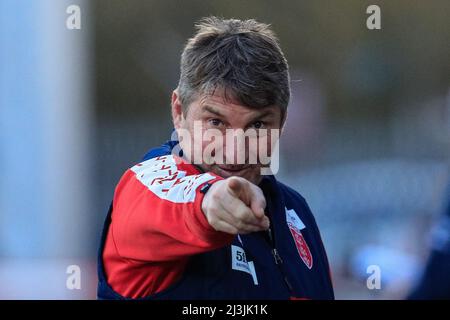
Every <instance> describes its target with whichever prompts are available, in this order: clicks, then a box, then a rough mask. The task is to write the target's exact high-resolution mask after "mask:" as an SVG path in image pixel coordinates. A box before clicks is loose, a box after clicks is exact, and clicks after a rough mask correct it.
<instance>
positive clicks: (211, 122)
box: [209, 119, 223, 127]
mask: <svg viewBox="0 0 450 320" xmlns="http://www.w3.org/2000/svg"><path fill="white" fill-rule="evenodd" d="M209 123H210V124H211V125H213V126H214V127H218V126H220V125H222V124H223V122H222V121H221V120H219V119H210V120H209Z"/></svg>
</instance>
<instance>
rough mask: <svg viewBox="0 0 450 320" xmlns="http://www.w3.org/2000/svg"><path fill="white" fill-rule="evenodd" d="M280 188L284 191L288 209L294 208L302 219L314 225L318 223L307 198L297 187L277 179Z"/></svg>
mask: <svg viewBox="0 0 450 320" xmlns="http://www.w3.org/2000/svg"><path fill="white" fill-rule="evenodd" d="M277 184H278V187H279V189H280V190H281V191H282V194H283V197H284V201H285V205H286V208H287V209H294V210H295V212H297V214H298V215H300V218H301V219H304V220H306V221H308V222H309V223H310V224H312V225H316V219H315V217H314V215H313V213H312V211H311V209H310V207H309V205H308V203H307V201H306V199H305V198H304V197H303V196H302V195H301V194H300V193H299V192H298V191H296V190H295V189H293V188H292V187H289V186H288V185H286V184H284V183H282V182H280V181H277Z"/></svg>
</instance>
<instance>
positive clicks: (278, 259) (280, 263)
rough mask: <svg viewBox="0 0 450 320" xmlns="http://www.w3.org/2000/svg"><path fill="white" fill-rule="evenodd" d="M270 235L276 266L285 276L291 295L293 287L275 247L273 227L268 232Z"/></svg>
mask: <svg viewBox="0 0 450 320" xmlns="http://www.w3.org/2000/svg"><path fill="white" fill-rule="evenodd" d="M267 232H268V235H269V241H270V245H271V247H272V250H271V251H272V256H273V258H274V260H275V264H276V265H277V266H278V269H279V270H280V272H281V274H282V275H283V279H284V282H285V283H286V285H287V287H288V289H289V291H290V292H291V294H292V293H293V292H294V290H293V287H292V285H291V284H290V282H289V280H288V279H287V277H286V275H285V273H284V271H283V269H282V264H283V259H281V256H280V254H279V253H278V250H277V248H276V247H275V236H274V233H273V230H272V228H271V227H269V229H268V230H267Z"/></svg>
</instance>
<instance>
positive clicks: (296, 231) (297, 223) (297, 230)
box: [286, 208, 313, 269]
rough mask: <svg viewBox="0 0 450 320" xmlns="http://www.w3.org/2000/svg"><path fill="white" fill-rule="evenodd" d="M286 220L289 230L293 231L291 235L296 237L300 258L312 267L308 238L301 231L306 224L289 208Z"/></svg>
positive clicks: (309, 267)
mask: <svg viewBox="0 0 450 320" xmlns="http://www.w3.org/2000/svg"><path fill="white" fill-rule="evenodd" d="M286 222H287V224H288V227H289V230H290V231H291V235H292V237H293V238H294V242H295V246H296V247H297V251H298V254H299V255H300V258H301V259H302V260H303V262H304V263H305V265H306V266H307V267H308V269H311V268H312V266H313V257H312V254H311V250H309V247H308V244H307V243H306V240H305V238H304V237H303V235H302V232H301V230H302V229H305V225H304V224H303V222H302V220H301V219H300V218H299V217H298V215H297V213H296V212H295V211H294V210H293V209H287V208H286Z"/></svg>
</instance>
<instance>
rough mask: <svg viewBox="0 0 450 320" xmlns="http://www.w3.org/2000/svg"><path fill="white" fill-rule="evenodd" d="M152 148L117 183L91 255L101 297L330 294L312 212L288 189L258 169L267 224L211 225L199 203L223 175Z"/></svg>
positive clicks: (165, 149)
mask: <svg viewBox="0 0 450 320" xmlns="http://www.w3.org/2000/svg"><path fill="white" fill-rule="evenodd" d="M175 145H176V142H174V141H169V142H168V143H166V144H164V145H163V146H162V147H160V148H156V149H153V150H151V151H150V152H149V153H148V154H147V155H146V156H145V157H144V160H143V161H142V162H141V163H139V164H137V165H135V166H133V167H132V168H130V169H129V170H127V171H126V172H125V174H124V175H123V176H122V178H121V180H120V182H119V183H118V185H117V187H116V190H115V193H114V198H113V201H112V204H111V207H110V209H109V212H108V215H107V217H106V221H105V225H104V229H103V233H102V239H101V245H100V250H99V257H98V277H99V283H98V292H97V295H98V298H99V299H177V300H180V299H181V300H187V299H189V300H190V299H272V300H278V299H334V293H333V287H332V283H331V278H330V272H329V270H330V268H329V265H328V261H327V256H326V253H325V249H324V246H323V244H322V240H321V237H320V234H319V230H318V228H317V225H316V222H315V220H314V217H313V215H312V213H311V211H310V209H309V207H308V205H307V203H306V201H305V199H304V198H303V197H302V196H301V195H300V194H298V193H297V192H296V191H294V190H293V189H291V188H289V187H287V186H286V185H284V184H282V183H280V182H278V181H277V180H276V179H275V177H274V176H264V177H263V179H262V182H261V183H260V185H259V186H260V188H261V189H262V190H263V193H264V195H265V197H266V201H267V207H266V214H267V215H268V217H269V218H270V220H271V228H270V230H268V231H262V232H255V233H251V234H246V235H238V236H234V235H230V234H227V233H222V232H218V231H216V230H214V229H213V228H212V227H211V226H210V225H209V223H208V222H207V220H206V217H205V215H204V214H203V212H202V209H201V202H202V200H203V197H204V194H205V193H206V191H207V189H208V188H209V186H210V185H211V184H213V183H214V182H216V181H218V180H220V179H222V178H221V177H219V176H217V175H215V174H213V173H210V172H202V171H201V169H199V168H198V167H196V166H194V165H192V164H188V163H186V162H185V161H183V160H182V158H181V157H178V156H176V155H173V154H172V148H173V147H174V146H175Z"/></svg>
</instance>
